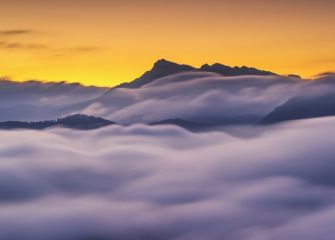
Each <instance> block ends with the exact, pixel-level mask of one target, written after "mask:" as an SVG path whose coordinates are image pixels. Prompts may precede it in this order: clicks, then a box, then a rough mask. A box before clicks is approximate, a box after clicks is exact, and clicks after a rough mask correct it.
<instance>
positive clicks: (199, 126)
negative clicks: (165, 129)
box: [150, 118, 215, 132]
mask: <svg viewBox="0 0 335 240" xmlns="http://www.w3.org/2000/svg"><path fill="white" fill-rule="evenodd" d="M150 125H152V126H157V125H175V126H179V127H182V128H184V129H187V130H189V131H192V132H197V131H202V130H205V129H208V128H210V127H214V126H215V125H213V124H210V123H199V122H193V121H187V120H183V119H178V118H176V119H167V120H162V121H159V122H154V123H151V124H150Z"/></svg>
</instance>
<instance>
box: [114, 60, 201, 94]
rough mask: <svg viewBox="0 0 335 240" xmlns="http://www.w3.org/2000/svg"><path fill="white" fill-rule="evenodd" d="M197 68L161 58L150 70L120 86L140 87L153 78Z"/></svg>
mask: <svg viewBox="0 0 335 240" xmlns="http://www.w3.org/2000/svg"><path fill="white" fill-rule="evenodd" d="M194 70H196V69H195V68H193V67H191V66H188V65H179V64H177V63H173V62H170V61H166V60H165V59H161V60H159V61H157V62H156V63H155V64H154V66H153V68H152V69H151V70H150V71H147V72H146V73H144V74H143V75H142V76H141V77H139V78H137V79H135V80H134V81H132V82H130V83H123V84H121V85H119V86H118V87H122V88H139V87H142V86H143V85H146V84H148V83H151V82H152V81H153V80H155V79H158V78H161V77H165V76H168V75H171V74H176V73H181V72H187V71H194Z"/></svg>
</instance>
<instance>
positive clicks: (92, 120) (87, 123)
mask: <svg viewBox="0 0 335 240" xmlns="http://www.w3.org/2000/svg"><path fill="white" fill-rule="evenodd" d="M113 124H115V123H114V122H112V121H109V120H106V119H103V118H97V117H92V116H86V115H81V114H76V115H71V116H67V117H64V118H59V119H57V120H52V121H39V122H19V121H8V122H1V123H0V129H6V130H10V129H35V130H43V129H46V128H50V127H64V128H71V129H77V130H91V129H98V128H102V127H106V126H109V125H113Z"/></svg>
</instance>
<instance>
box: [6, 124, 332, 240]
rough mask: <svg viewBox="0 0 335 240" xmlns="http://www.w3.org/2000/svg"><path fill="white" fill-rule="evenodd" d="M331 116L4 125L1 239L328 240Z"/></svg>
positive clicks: (330, 204) (330, 203)
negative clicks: (87, 126)
mask: <svg viewBox="0 0 335 240" xmlns="http://www.w3.org/2000/svg"><path fill="white" fill-rule="evenodd" d="M334 126H335V118H323V119H314V120H309V121H306V120H305V121H297V122H291V123H287V124H283V125H277V126H272V127H263V128H260V127H248V128H247V127H239V128H230V129H226V131H225V132H229V134H227V133H225V132H207V133H201V134H193V133H190V132H187V131H185V130H183V129H181V128H177V127H173V126H164V127H162V126H161V127H148V126H144V125H135V126H132V127H119V126H112V127H109V128H106V129H102V130H95V131H91V132H77V131H71V130H65V129H53V130H49V131H45V132H34V131H8V132H1V134H0V142H1V146H0V173H1V174H0V176H1V177H0V238H1V239H13V240H21V239H25V240H30V239H31V240H42V239H50V240H58V239H63V240H77V239H78V240H88V239H96V240H98V239H99V240H100V239H101V240H105V239H146V240H147V239H175V240H197V239H199V240H200V239H222V238H225V239H227V240H242V239H243V240H256V239H257V240H259V239H261V240H262V239H264V240H265V239H266V240H269V239H270V240H282V239H297V240H300V239H301V240H302V239H303V240H314V239H324V240H328V239H329V240H331V239H332V237H333V235H334V234H335V231H334V228H333V223H334V220H335V177H334V174H333V169H334V167H335V163H334V161H333V156H334V155H335V150H334V147H333V146H334V140H333V139H334V138H333V136H334V134H335V127H334ZM238 136H243V137H238Z"/></svg>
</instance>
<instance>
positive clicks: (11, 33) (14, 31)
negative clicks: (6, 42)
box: [0, 29, 36, 36]
mask: <svg viewBox="0 0 335 240" xmlns="http://www.w3.org/2000/svg"><path fill="white" fill-rule="evenodd" d="M35 33H36V32H35V31H33V30H30V29H10V30H0V36H17V35H30V34H35Z"/></svg>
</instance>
